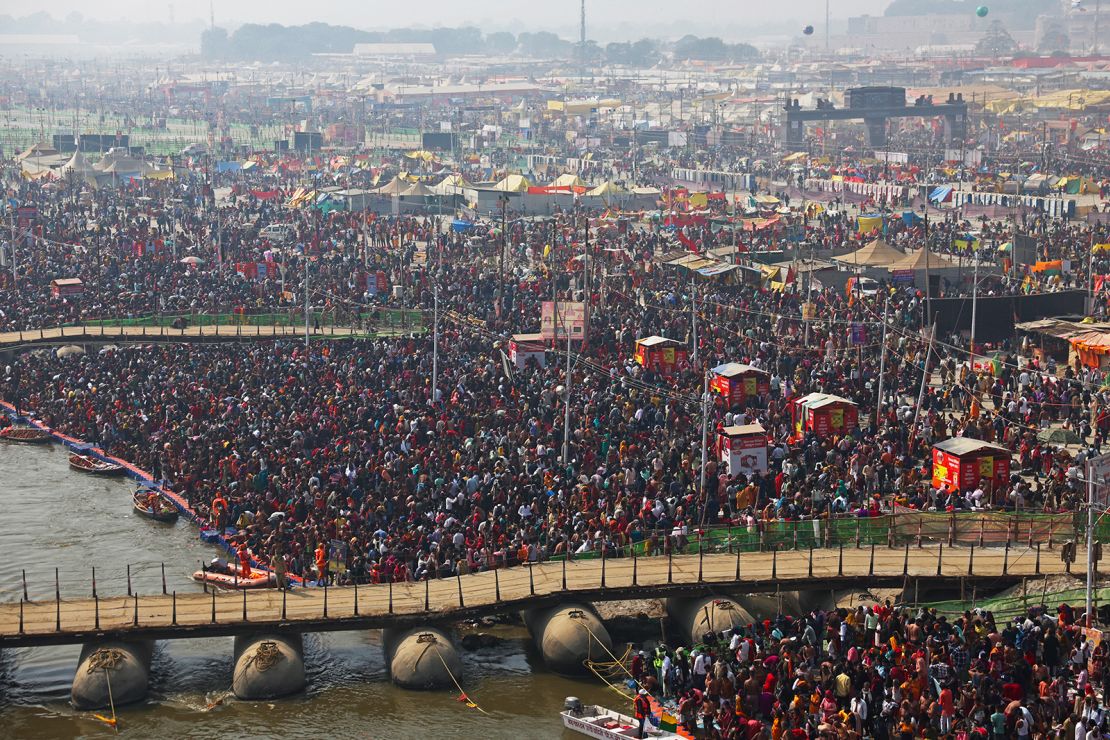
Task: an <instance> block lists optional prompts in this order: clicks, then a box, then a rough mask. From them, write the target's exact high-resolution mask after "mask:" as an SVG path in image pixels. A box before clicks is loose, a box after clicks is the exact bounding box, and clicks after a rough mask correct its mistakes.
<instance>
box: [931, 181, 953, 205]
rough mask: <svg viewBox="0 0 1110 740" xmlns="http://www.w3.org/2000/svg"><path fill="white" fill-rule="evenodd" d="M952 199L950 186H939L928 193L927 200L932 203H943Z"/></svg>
mask: <svg viewBox="0 0 1110 740" xmlns="http://www.w3.org/2000/svg"><path fill="white" fill-rule="evenodd" d="M951 197H952V186H951V185H941V186H940V187H938V188H933V192H931V193H929V200H931V201H933V202H934V203H944V202H946V201H947V200H948V199H949V198H951Z"/></svg>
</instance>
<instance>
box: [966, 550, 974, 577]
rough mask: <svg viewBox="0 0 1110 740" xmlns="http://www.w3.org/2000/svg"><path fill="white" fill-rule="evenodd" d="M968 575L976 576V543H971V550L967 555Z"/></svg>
mask: <svg viewBox="0 0 1110 740" xmlns="http://www.w3.org/2000/svg"><path fill="white" fill-rule="evenodd" d="M967 574H968V575H969V576H972V575H975V543H974V542H972V543H971V549H970V550H969V551H968V553H967Z"/></svg>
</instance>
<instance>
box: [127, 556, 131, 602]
mask: <svg viewBox="0 0 1110 740" xmlns="http://www.w3.org/2000/svg"><path fill="white" fill-rule="evenodd" d="M127 595H128V596H130V595H131V563H128V564H127Z"/></svg>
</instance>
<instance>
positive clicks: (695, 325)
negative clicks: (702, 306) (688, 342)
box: [690, 270, 698, 367]
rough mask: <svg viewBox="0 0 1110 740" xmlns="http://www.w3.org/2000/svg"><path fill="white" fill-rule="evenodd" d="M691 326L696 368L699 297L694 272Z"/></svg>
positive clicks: (691, 291) (691, 295)
mask: <svg viewBox="0 0 1110 740" xmlns="http://www.w3.org/2000/svg"><path fill="white" fill-rule="evenodd" d="M690 325H691V327H692V332H693V343H694V351H693V359H694V366H695V367H696V366H697V364H698V297H697V286H696V285H695V284H694V271H693V270H691V271H690Z"/></svg>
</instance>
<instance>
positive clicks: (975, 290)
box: [970, 249, 979, 376]
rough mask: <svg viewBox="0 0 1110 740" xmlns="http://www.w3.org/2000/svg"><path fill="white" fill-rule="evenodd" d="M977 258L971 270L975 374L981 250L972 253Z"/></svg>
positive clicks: (972, 343)
mask: <svg viewBox="0 0 1110 740" xmlns="http://www.w3.org/2000/svg"><path fill="white" fill-rule="evenodd" d="M971 255H972V257H973V258H974V260H975V264H974V265H972V272H971V358H970V359H971V367H970V370H971V374H972V376H974V375H975V315H976V309H977V308H978V307H979V250H978V249H976V250H974V251H973V252H972V253H971Z"/></svg>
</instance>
